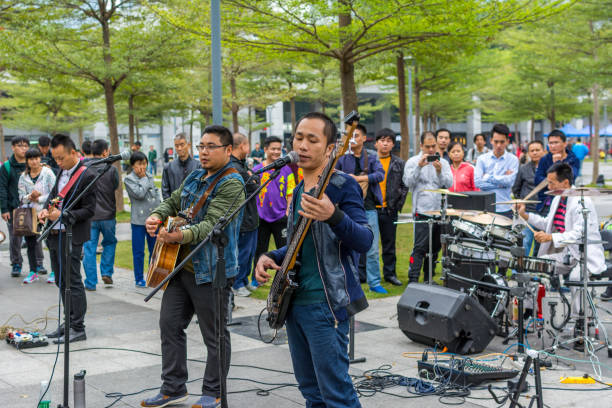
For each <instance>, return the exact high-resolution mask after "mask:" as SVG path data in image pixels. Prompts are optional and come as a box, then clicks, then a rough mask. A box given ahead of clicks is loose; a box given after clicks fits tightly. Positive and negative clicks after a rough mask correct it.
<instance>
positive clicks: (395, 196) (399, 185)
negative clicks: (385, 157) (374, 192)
mask: <svg viewBox="0 0 612 408" xmlns="http://www.w3.org/2000/svg"><path fill="white" fill-rule="evenodd" d="M381 166H382V164H381ZM405 166H406V162H405V161H403V160H402V159H400V158H399V157H397V156H395V155H393V154H392V155H391V162H390V163H389V169H388V170H387V171H388V174H387V189H386V194H387V209H388V210H389V211H391V212H400V211H402V207H404V203H405V202H406V196H407V195H408V187H407V186H406V185H404V182H403V181H402V177H403V176H404V167H405ZM383 170H384V168H383Z"/></svg>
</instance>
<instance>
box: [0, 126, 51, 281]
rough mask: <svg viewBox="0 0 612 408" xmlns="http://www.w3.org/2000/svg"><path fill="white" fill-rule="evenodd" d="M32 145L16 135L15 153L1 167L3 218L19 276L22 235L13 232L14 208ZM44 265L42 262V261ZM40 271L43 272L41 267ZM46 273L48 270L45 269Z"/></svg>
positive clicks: (13, 266)
mask: <svg viewBox="0 0 612 408" xmlns="http://www.w3.org/2000/svg"><path fill="white" fill-rule="evenodd" d="M29 147H30V141H29V140H28V138H27V137H25V136H15V137H14V138H13V140H11V149H13V155H12V156H11V157H10V159H8V160H7V161H5V162H4V164H3V165H2V167H1V168H0V207H1V208H2V219H3V220H4V221H6V224H7V226H8V233H9V243H10V244H9V245H10V258H11V276H12V277H14V278H18V277H19V276H20V275H21V264H22V263H23V257H22V256H21V241H22V237H21V236H17V235H15V234H13V219H12V217H13V210H14V209H15V208H17V207H19V192H18V191H17V185H18V184H19V177H20V176H21V173H23V171H24V170H25V168H26V158H25V154H26V151H27V150H28V148H29ZM36 258H37V259H38V260H41V259H42V254H40V256H39V254H37V256H36ZM41 267H42V262H41ZM37 272H38V273H42V271H41V270H40V269H39V270H38V271H37ZM45 273H46V271H45Z"/></svg>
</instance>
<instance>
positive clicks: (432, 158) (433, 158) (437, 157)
mask: <svg viewBox="0 0 612 408" xmlns="http://www.w3.org/2000/svg"><path fill="white" fill-rule="evenodd" d="M436 160H440V153H436V154H433V155H429V156H427V162H429V163H431V162H435V161H436Z"/></svg>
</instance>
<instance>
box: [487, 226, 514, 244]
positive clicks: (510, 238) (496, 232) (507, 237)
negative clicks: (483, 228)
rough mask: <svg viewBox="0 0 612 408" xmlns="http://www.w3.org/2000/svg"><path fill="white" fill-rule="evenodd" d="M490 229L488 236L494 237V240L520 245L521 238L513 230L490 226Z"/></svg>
mask: <svg viewBox="0 0 612 408" xmlns="http://www.w3.org/2000/svg"><path fill="white" fill-rule="evenodd" d="M488 228H489V232H488V235H490V236H492V237H493V240H499V239H501V240H503V241H506V242H508V243H510V244H513V245H516V244H518V240H519V236H518V235H517V234H516V232H514V231H513V230H512V229H511V228H508V227H502V226H500V225H490V226H488Z"/></svg>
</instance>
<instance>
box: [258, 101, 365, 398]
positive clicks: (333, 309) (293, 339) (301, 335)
mask: <svg viewBox="0 0 612 408" xmlns="http://www.w3.org/2000/svg"><path fill="white" fill-rule="evenodd" d="M335 142H336V126H335V124H334V122H333V121H332V120H331V119H330V118H329V117H327V116H326V115H324V114H322V113H318V112H311V113H308V114H306V115H305V116H304V117H302V118H301V119H300V121H299V122H298V123H297V126H296V131H295V135H294V139H293V150H295V151H296V152H297V153H298V154H299V162H298V166H299V167H301V168H302V170H303V172H304V180H303V181H302V182H301V183H300V184H299V185H298V186H297V187H296V188H295V190H294V194H293V200H292V203H291V206H290V208H289V217H288V221H287V238H288V242H291V240H292V238H293V237H292V236H293V232H294V226H295V224H296V221H297V220H298V215H301V216H302V217H306V218H309V219H312V220H313V222H312V224H311V226H310V228H309V229H308V232H307V233H306V236H305V238H304V241H303V244H302V247H301V252H300V256H299V257H298V259H299V261H300V263H301V266H300V268H299V271H298V272H297V282H298V284H299V286H298V288H297V289H296V291H295V293H294V295H293V298H292V300H291V304H290V306H289V309H288V312H287V319H286V325H287V336H288V339H289V350H290V352H291V359H292V362H293V369H294V372H295V377H296V379H297V381H298V383H299V388H300V391H301V392H302V395H303V397H304V398H305V399H306V401H307V403H306V406H312V407H315V406H316V407H321V406H326V407H360V406H361V405H360V403H359V399H358V397H357V394H356V392H355V389H354V387H353V383H352V381H351V378H350V376H349V374H348V368H349V357H348V352H347V344H348V337H347V335H348V331H349V321H348V319H349V317H350V316H351V315H354V314H355V313H357V312H360V311H361V310H363V309H365V308H366V307H367V306H368V303H367V300H366V298H365V295H364V293H363V291H362V290H361V285H360V284H359V275H358V271H357V259H358V258H357V253H365V252H366V251H367V250H368V249H369V248H370V246H371V245H372V239H373V234H372V231H371V230H370V228H369V227H368V220H367V218H366V215H365V210H364V207H363V198H362V190H361V187H359V184H358V183H357V182H356V181H355V180H354V179H353V178H352V177H351V176H348V175H346V174H344V173H342V172H339V171H337V172H335V173H333V174H332V176H331V180H330V182H329V185H328V187H327V189H326V190H325V194H324V195H323V196H322V197H321V199H316V198H314V197H312V196H311V195H309V193H311V192H312V191H313V189H314V188H315V186H316V185H317V182H318V181H319V177H321V176H322V174H323V172H324V170H325V169H326V164H327V161H328V158H329V156H330V154H331V153H332V151H333V149H334V145H335ZM321 178H324V177H321ZM285 255H288V251H287V246H285V247H282V248H280V249H277V250H275V251H271V252H268V253H267V254H264V255H262V256H261V257H260V258H259V260H258V262H257V266H256V270H255V271H256V278H257V280H258V281H259V282H260V283H264V282H267V281H268V280H269V279H270V275H269V274H268V273H267V272H266V270H268V269H276V270H279V269H280V266H279V265H280V264H281V263H282V261H283V258H284V257H285Z"/></svg>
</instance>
